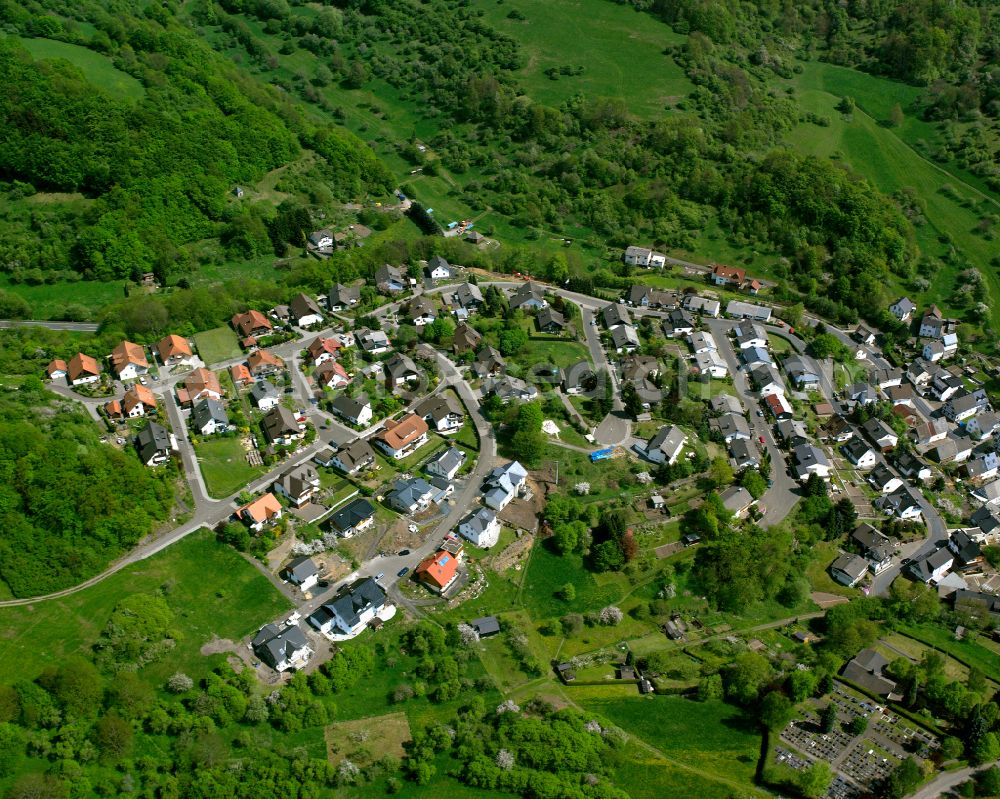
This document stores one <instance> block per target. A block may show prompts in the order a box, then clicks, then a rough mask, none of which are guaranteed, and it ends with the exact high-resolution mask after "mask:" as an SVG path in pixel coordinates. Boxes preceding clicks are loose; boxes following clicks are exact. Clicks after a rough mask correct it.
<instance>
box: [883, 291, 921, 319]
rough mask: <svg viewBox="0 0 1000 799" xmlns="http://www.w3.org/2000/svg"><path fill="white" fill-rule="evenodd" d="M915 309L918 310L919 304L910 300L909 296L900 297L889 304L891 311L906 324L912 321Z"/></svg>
mask: <svg viewBox="0 0 1000 799" xmlns="http://www.w3.org/2000/svg"><path fill="white" fill-rule="evenodd" d="M915 310H917V306H916V305H915V304H914V303H913V302H912V301H911V300H910V298H909V297H900V298H899V299H898V300H896V301H895V302H894V303H893V304H892V305H890V306H889V313H891V314H892V315H893V316H895V317H896V318H897V319H898V320H899V321H900V322H903V323H904V324H905V323H906V322H909V321H910V319H911V317H912V316H913V312H914V311H915Z"/></svg>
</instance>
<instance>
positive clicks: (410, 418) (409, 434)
mask: <svg viewBox="0 0 1000 799" xmlns="http://www.w3.org/2000/svg"><path fill="white" fill-rule="evenodd" d="M427 431H428V427H427V422H425V421H424V420H423V419H421V418H420V417H419V416H417V415H416V414H415V413H410V414H407V415H406V416H404V417H403V418H402V419H400V420H399V421H396V420H394V419H386V420H385V423H384V425H383V429H382V430H381V431H380V432H378V433H377V434H376V435H375V437H374V438H373V439H372V440H373V441H374V443H375V445H376V446H377V447H379V448H380V449H382V451H383V452H385V454H386V455H388V456H389V457H390V458H394V459H396V460H399V459H401V458H405V457H406V456H407V455H410V454H411V453H413V452H416V450H417V449H419V448H420V447H422V446H423V445H424V444H426V443H427Z"/></svg>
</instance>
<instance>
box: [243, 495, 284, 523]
mask: <svg viewBox="0 0 1000 799" xmlns="http://www.w3.org/2000/svg"><path fill="white" fill-rule="evenodd" d="M280 513H281V503H280V502H278V498H277V497H275V496H274V494H271V493H267V494H264V496H262V497H259V498H258V499H255V500H254V501H253V502H250V503H247V504H246V505H244V506H243V507H242V508H239V509H237V511H236V516H237V518H240V519H245V518H249V519H250V520H251V521H253V522H255V523H257V524H260V523H262V522H266V521H270V520H271V519H273V518H274V517H275V516H277V515H278V514H280Z"/></svg>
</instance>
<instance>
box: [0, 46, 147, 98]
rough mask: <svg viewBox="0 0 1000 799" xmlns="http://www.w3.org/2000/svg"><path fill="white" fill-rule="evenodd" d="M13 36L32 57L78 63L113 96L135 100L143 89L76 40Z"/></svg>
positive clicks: (81, 69) (91, 80)
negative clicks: (60, 40) (70, 41)
mask: <svg viewBox="0 0 1000 799" xmlns="http://www.w3.org/2000/svg"><path fill="white" fill-rule="evenodd" d="M16 38H18V39H19V40H20V42H21V44H22V45H23V46H24V49H25V50H27V51H28V52H29V53H31V55H32V57H33V58H35V59H36V60H41V59H45V58H64V59H66V60H67V61H69V62H70V63H71V64H73V65H74V66H76V67H78V68H79V70H80V71H81V72H82V73H83V76H84V77H85V78H86V79H87V81H89V82H90V83H92V84H94V85H95V86H97V87H98V88H99V89H104V91H106V92H107V93H108V94H111V95H113V96H115V97H119V98H121V97H127V98H130V99H133V100H138V99H140V98H141V97H142V96H143V95H144V94H145V93H146V90H145V89H143V87H142V84H141V83H139V81H137V80H136V79H135V78H133V77H132V76H131V75H129V74H128V73H126V72H122V71H121V70H120V69H117V68H116V67H115V66H114V64H112V63H111V59H110V58H108V57H107V56H105V55H101V54H100V53H97V52H95V51H93V50H88V49H87V48H86V47H81V46H80V45H78V44H67V43H66V42H57V41H54V40H52V39H21V38H20V37H16Z"/></svg>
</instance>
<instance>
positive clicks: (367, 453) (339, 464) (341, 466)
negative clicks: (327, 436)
mask: <svg viewBox="0 0 1000 799" xmlns="http://www.w3.org/2000/svg"><path fill="white" fill-rule="evenodd" d="M374 463H375V450H373V449H372V448H371V445H370V444H369V443H368V442H367V441H365V440H364V439H363V438H356V439H354V441H352V442H351V443H350V444H345V445H344V446H342V447H340V449H338V450H336V451H335V452H333V453H332V454H331V455H330V456H329V457H328V459H327V464H328V465H329V466H332V467H333V468H335V469H338V470H340V471H341V472H343V473H344V474H357V473H358V472H360V471H362V470H364V469H367V468H368V467H369V466H371V465H372V464H374Z"/></svg>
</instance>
